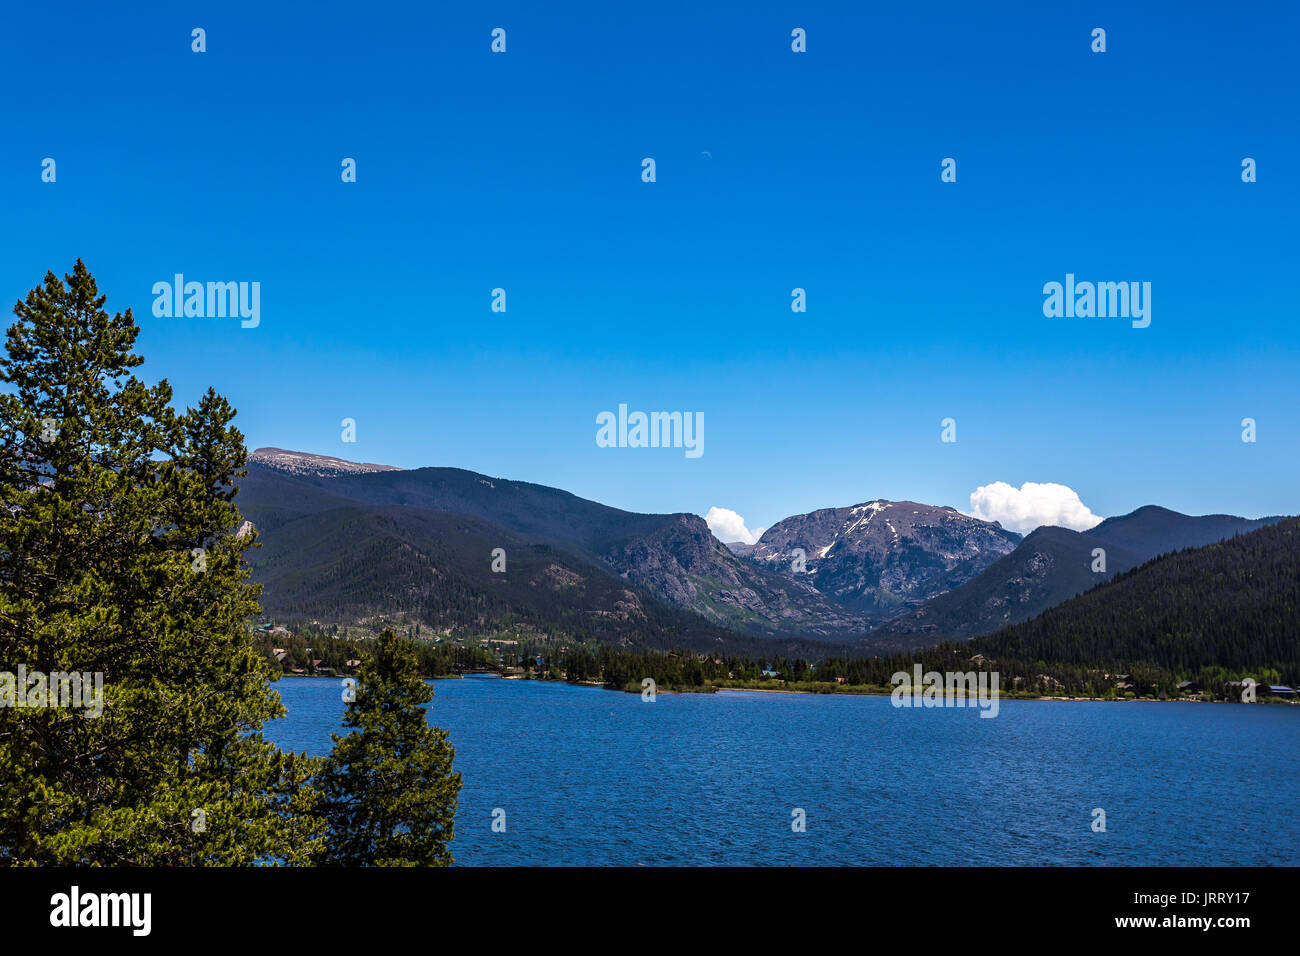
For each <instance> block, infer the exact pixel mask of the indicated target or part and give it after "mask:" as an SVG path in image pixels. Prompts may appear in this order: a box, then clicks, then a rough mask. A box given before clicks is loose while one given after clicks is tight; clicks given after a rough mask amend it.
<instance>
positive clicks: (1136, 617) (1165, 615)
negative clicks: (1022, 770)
mask: <svg viewBox="0 0 1300 956" xmlns="http://www.w3.org/2000/svg"><path fill="white" fill-rule="evenodd" d="M1298 634H1300V519H1295V518H1288V519H1284V520H1283V521H1281V522H1279V523H1276V524H1271V525H1267V526H1265V527H1262V528H1259V529H1258V530H1255V531H1252V532H1250V533H1247V534H1243V535H1239V536H1237V537H1234V538H1231V539H1228V540H1225V541H1220V542H1217V543H1215V544H1210V545H1203V546H1201V547H1198V548H1193V549H1189V550H1184V551H1179V552H1177V553H1174V554H1167V555H1164V556H1162V557H1158V558H1155V559H1153V560H1151V561H1149V562H1147V563H1146V564H1144V565H1142V566H1141V567H1139V568H1136V569H1134V570H1132V571H1129V572H1126V573H1124V574H1121V575H1118V576H1117V577H1115V579H1114V580H1112V581H1110V582H1108V583H1106V584H1103V585H1100V586H1099V587H1096V588H1093V589H1092V590H1090V591H1088V592H1087V593H1085V594H1081V595H1079V596H1077V597H1074V598H1071V599H1070V600H1068V601H1066V602H1065V603H1064V604H1061V605H1060V606H1059V607H1055V608H1051V609H1049V610H1047V611H1045V612H1044V613H1043V614H1041V615H1039V616H1038V617H1036V618H1034V619H1033V620H1032V621H1025V622H1022V623H1020V624H1015V625H1013V626H1011V627H1009V628H1005V629H1003V630H1001V631H998V632H997V633H996V634H991V635H988V636H986V637H981V638H977V639H976V640H974V641H972V642H971V644H970V645H968V646H969V647H971V648H972V649H974V650H976V651H978V652H979V653H982V654H984V655H986V656H987V657H989V658H992V659H994V660H996V659H997V658H1000V657H1001V658H1009V659H1017V660H1029V661H1033V660H1042V661H1046V662H1049V663H1064V664H1071V665H1078V666H1084V667H1099V666H1107V667H1109V668H1111V669H1113V670H1127V669H1128V668H1130V667H1132V666H1134V665H1137V664H1149V665H1152V666H1155V667H1159V668H1163V669H1165V670H1167V671H1171V672H1174V673H1196V672H1199V671H1201V670H1202V669H1203V668H1206V667H1222V668H1227V669H1228V670H1241V669H1245V668H1254V667H1272V668H1275V669H1276V670H1278V671H1280V672H1281V673H1282V674H1283V675H1284V678H1285V679H1286V680H1288V681H1292V680H1296V679H1300V637H1297V635H1298Z"/></svg>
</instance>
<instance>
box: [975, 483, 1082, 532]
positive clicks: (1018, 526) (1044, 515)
mask: <svg viewBox="0 0 1300 956" xmlns="http://www.w3.org/2000/svg"><path fill="white" fill-rule="evenodd" d="M970 508H971V510H970V514H971V515H972V516H973V517H976V518H983V519H984V520H985V521H999V522H1001V523H1002V527H1004V528H1007V529H1008V530H1010V531H1019V532H1020V533H1021V534H1029V532H1031V531H1033V530H1034V529H1035V528H1037V527H1039V526H1041V525H1056V526H1058V527H1061V528H1069V529H1071V530H1072V531H1087V530H1088V529H1089V528H1094V527H1096V526H1097V525H1099V524H1101V520H1102V519H1101V518H1100V517H1098V516H1097V515H1095V514H1093V513H1092V512H1091V511H1089V510H1088V506H1087V505H1085V504H1084V503H1083V502H1082V501H1080V500H1079V495H1078V493H1076V492H1075V490H1074V489H1073V488H1071V487H1069V486H1068V485H1057V484H1053V483H1051V482H1044V483H1042V484H1039V483H1038V482H1036V481H1026V482H1025V483H1024V484H1023V485H1021V486H1020V487H1019V488H1017V487H1015V486H1014V485H1009V484H1007V483H1006V482H1005V481H995V482H993V484H991V485H980V486H979V487H978V488H976V489H975V490H974V491H972V492H971V496H970Z"/></svg>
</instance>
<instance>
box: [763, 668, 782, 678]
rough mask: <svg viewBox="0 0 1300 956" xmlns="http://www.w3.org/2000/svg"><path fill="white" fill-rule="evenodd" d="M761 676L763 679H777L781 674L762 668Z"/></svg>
mask: <svg viewBox="0 0 1300 956" xmlns="http://www.w3.org/2000/svg"><path fill="white" fill-rule="evenodd" d="M763 676H764V677H777V678H779V677H780V676H781V672H780V671H774V670H772V668H770V667H764V668H763Z"/></svg>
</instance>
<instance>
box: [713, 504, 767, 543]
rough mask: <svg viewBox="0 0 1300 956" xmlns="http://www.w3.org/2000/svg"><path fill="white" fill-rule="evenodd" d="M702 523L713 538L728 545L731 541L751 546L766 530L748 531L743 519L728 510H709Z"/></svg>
mask: <svg viewBox="0 0 1300 956" xmlns="http://www.w3.org/2000/svg"><path fill="white" fill-rule="evenodd" d="M704 522H705V524H707V525H708V526H709V530H710V531H712V532H713V536H714V537H715V538H717V539H718V540H719V541H721V542H722V543H723V544H729V543H730V542H732V541H743V542H744V543H745V544H753V543H754V542H755V541H757V540H758V539H759V538H760V537H762V534H763V532H764V531H766V530H767V529H766V528H755V529H754V530H753V531H750V530H749V529H748V528H746V527H745V519H744V518H742V517H741V516H740V515H738V514H736V512H734V511H732V510H731V509H730V508H710V509H709V513H708V514H706V515H705V516H704Z"/></svg>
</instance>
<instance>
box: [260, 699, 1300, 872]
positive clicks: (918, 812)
mask: <svg viewBox="0 0 1300 956" xmlns="http://www.w3.org/2000/svg"><path fill="white" fill-rule="evenodd" d="M434 688H435V691H436V696H435V698H434V701H433V703H432V704H431V705H430V706H429V716H430V722H431V723H433V724H436V725H437V726H440V727H443V728H445V729H446V730H447V731H448V732H449V734H450V736H451V740H452V743H453V744H454V745H455V748H456V769H457V770H458V771H460V773H461V775H462V777H463V783H464V786H463V788H462V790H461V794H460V804H459V809H458V811H457V814H456V835H455V841H454V842H453V843H452V852H453V855H454V856H455V858H456V863H457V864H459V865H471V866H511V865H519V864H526V865H611V864H614V865H642V864H643V865H646V866H656V865H713V864H725V865H770V864H797V865H884V864H908V865H943V866H951V865H957V866H969V865H979V864H1013V865H1070V866H1077V865H1102V866H1104V865H1156V866H1182V865H1232V864H1250V865H1260V864H1276V865H1296V864H1300V707H1283V706H1264V705H1254V706H1250V705H1228V704H1170V703H1154V702H1152V703H1138V702H1130V703H1091V702H1082V701H1081V702H1077V703H1076V702H1065V701H1014V700H1004V701H1001V709H1000V713H999V714H998V716H997V717H996V718H993V719H988V718H981V717H980V716H979V712H978V711H976V710H969V709H941V708H936V709H928V710H927V709H896V708H894V707H893V706H891V703H890V700H889V698H887V697H851V696H836V697H832V696H815V695H803V694H771V693H745V692H725V693H718V694H709V695H705V694H683V695H674V694H660V695H658V698H657V700H655V701H654V702H653V703H648V702H644V701H642V700H641V698H640V697H639V696H637V695H632V694H623V693H617V692H614V691H605V690H598V689H594V688H587V687H574V686H569V685H565V684H555V683H544V682H539V681H519V680H502V679H499V678H493V677H481V678H473V677H471V678H466V679H463V680H444V681H435V682H434ZM276 689H277V690H278V691H279V692H280V695H281V697H282V698H283V700H284V703H285V705H286V706H287V707H288V708H289V716H288V717H286V718H285V719H283V720H280V721H276V722H274V723H272V724H270V725H268V727H267V736H268V737H269V738H270V739H272V740H274V741H276V742H277V743H278V744H279V745H280V746H281V747H284V748H287V749H293V750H306V751H307V752H309V753H312V754H323V753H326V752H327V751H328V750H329V748H330V746H331V743H330V737H329V735H330V733H331V732H341V725H340V720H341V718H342V715H343V710H344V704H343V701H342V696H341V688H340V682H339V681H338V680H332V679H323V678H322V679H310V678H293V679H285V680H281V681H279V682H278V683H277V684H276ZM498 807H499V808H502V809H504V810H505V812H506V832H505V833H494V832H492V813H493V810H494V809H495V808H498ZM796 808H802V809H803V810H804V812H805V814H806V820H807V829H806V832H803V833H796V832H793V831H792V829H791V820H792V811H794V810H795V809H796ZM1094 808H1101V809H1103V810H1104V811H1105V813H1106V832H1104V833H1095V832H1093V830H1092V821H1093V809H1094Z"/></svg>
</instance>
